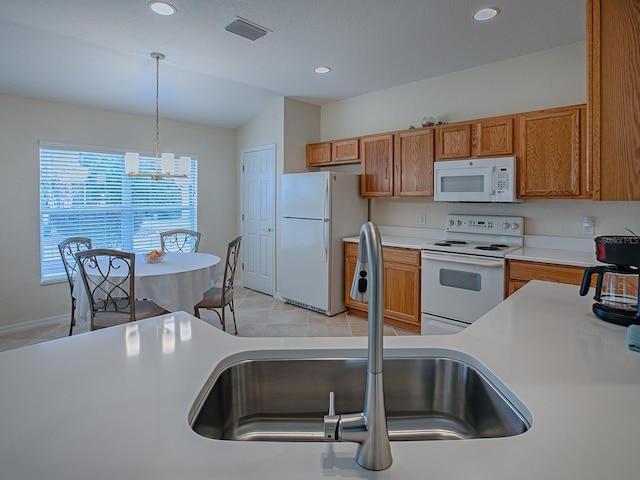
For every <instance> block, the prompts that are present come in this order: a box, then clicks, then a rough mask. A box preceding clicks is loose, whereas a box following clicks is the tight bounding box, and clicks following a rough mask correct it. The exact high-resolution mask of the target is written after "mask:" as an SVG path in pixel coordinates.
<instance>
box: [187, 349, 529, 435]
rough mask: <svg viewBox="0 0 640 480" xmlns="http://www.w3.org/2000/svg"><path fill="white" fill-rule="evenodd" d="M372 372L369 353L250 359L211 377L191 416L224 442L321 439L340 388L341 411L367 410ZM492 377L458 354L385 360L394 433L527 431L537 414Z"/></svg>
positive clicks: (201, 430) (338, 408)
mask: <svg viewBox="0 0 640 480" xmlns="http://www.w3.org/2000/svg"><path fill="white" fill-rule="evenodd" d="M478 363H479V362H478ZM480 365H481V364H480ZM366 369H367V360H366V358H300V359H252V360H243V361H240V362H238V363H234V364H232V365H230V366H228V367H226V368H225V369H224V370H223V371H221V372H220V373H219V374H216V375H215V376H213V377H212V378H211V379H210V380H209V381H208V382H207V384H206V385H205V386H204V388H203V390H202V392H201V393H200V395H199V396H198V399H197V400H196V403H195V404H194V406H193V408H192V409H191V413H190V415H189V421H190V424H191V426H192V428H193V430H194V431H195V432H197V433H198V434H200V435H202V436H205V437H208V438H213V439H219V440H243V441H250V440H253V441H283V442H289V441H296V442H322V441H324V438H323V417H324V415H326V413H327V407H328V396H329V392H330V391H333V392H335V410H336V413H338V414H339V413H343V412H360V411H362V410H363V399H364V389H365V379H366ZM489 377H492V375H491V374H490V372H487V374H485V373H482V372H481V371H480V369H479V368H476V367H474V366H472V365H471V364H470V363H468V362H465V361H463V360H459V359H454V358H444V357H431V356H424V357H422V356H421V357H416V358H385V360H384V394H385V405H386V412H387V425H388V429H389V438H390V439H391V441H403V440H445V439H462V438H467V439H468V438H488V437H507V436H512V435H519V434H521V433H524V432H526V431H527V430H528V429H529V428H530V425H531V414H530V413H529V412H528V410H527V409H526V407H525V406H524V405H523V404H522V403H521V402H520V401H519V400H518V399H517V397H515V395H514V394H513V393H512V392H510V391H509V390H508V389H507V388H506V386H504V384H502V382H500V381H499V380H498V379H497V378H495V377H493V378H492V379H490V378H489Z"/></svg>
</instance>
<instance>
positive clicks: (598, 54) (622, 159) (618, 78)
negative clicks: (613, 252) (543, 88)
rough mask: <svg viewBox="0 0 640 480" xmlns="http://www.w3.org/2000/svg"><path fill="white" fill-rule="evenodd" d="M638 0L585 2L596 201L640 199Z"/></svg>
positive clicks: (639, 30) (591, 139)
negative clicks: (639, 178)
mask: <svg viewBox="0 0 640 480" xmlns="http://www.w3.org/2000/svg"><path fill="white" fill-rule="evenodd" d="M638 25H640V8H639V5H638V0H616V1H602V0H589V1H588V2H587V70H588V74H587V82H588V88H587V98H588V102H587V104H588V108H589V118H590V122H589V139H590V142H591V143H590V146H591V148H590V153H589V155H590V157H591V159H592V161H593V173H594V180H593V190H594V193H593V198H594V199H595V200H615V201H625V200H640V182H639V181H638V177H639V176H640V108H639V107H638V99H640V75H639V74H638V71H639V70H640V28H638Z"/></svg>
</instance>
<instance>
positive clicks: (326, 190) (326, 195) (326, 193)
mask: <svg viewBox="0 0 640 480" xmlns="http://www.w3.org/2000/svg"><path fill="white" fill-rule="evenodd" d="M327 210H329V179H328V178H327V181H326V183H325V184H324V215H323V220H326V219H327V218H329V217H328V216H327Z"/></svg>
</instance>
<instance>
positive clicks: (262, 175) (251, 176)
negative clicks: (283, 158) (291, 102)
mask: <svg viewBox="0 0 640 480" xmlns="http://www.w3.org/2000/svg"><path fill="white" fill-rule="evenodd" d="M275 163H276V147H275V145H265V146H261V147H252V148H246V149H243V150H242V198H243V201H242V203H243V210H242V244H243V245H242V246H243V248H242V250H243V266H244V267H243V271H242V282H243V285H244V286H245V287H246V288H250V289H252V290H257V291H259V292H262V293H266V294H267V295H273V291H274V259H275V242H274V238H275V189H274V183H275Z"/></svg>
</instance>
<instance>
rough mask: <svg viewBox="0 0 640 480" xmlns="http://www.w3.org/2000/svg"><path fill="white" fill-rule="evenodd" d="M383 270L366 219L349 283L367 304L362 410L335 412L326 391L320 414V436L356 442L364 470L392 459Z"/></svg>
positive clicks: (375, 236)
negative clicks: (326, 401) (325, 410)
mask: <svg viewBox="0 0 640 480" xmlns="http://www.w3.org/2000/svg"><path fill="white" fill-rule="evenodd" d="M383 273H384V271H383V261H382V243H381V241H380V232H379V231H378V227H376V226H375V224H373V223H372V222H367V223H365V224H364V225H362V228H361V229H360V239H359V244H358V263H357V265H356V271H355V274H354V276H353V284H352V286H351V298H353V299H354V300H357V301H360V302H367V301H368V303H369V313H368V321H369V343H368V356H367V386H366V391H365V398H364V411H363V412H361V413H350V414H343V415H336V414H335V408H334V393H333V392H330V393H329V414H328V415H325V416H324V439H325V441H327V442H342V441H346V442H356V443H358V451H357V452H356V461H357V462H358V464H359V465H360V466H362V467H364V468H366V469H368V470H385V469H387V468H389V467H390V466H391V463H392V462H393V458H392V457H391V444H390V443H389V432H388V431H387V416H386V412H385V407H384V389H383V383H382V364H383V361H382V360H383V358H382V357H383V348H382V339H383V328H384V317H383V308H382V306H383V298H384V297H383V291H384V290H383Z"/></svg>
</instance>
